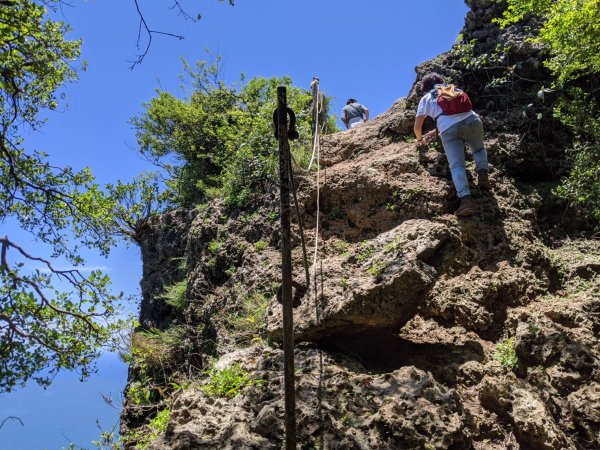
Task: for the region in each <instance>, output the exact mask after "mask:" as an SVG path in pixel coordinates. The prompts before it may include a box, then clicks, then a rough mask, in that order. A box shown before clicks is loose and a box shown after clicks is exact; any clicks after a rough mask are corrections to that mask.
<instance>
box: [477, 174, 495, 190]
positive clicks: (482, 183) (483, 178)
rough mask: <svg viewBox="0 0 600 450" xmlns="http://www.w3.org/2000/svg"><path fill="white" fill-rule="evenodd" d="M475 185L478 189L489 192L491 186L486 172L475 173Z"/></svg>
mask: <svg viewBox="0 0 600 450" xmlns="http://www.w3.org/2000/svg"><path fill="white" fill-rule="evenodd" d="M477 185H478V186H479V188H480V189H483V190H484V191H489V190H490V189H492V185H491V184H490V177H489V175H488V171H487V170H480V171H479V172H477Z"/></svg>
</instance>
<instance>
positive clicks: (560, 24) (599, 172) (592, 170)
mask: <svg viewBox="0 0 600 450" xmlns="http://www.w3.org/2000/svg"><path fill="white" fill-rule="evenodd" d="M506 3H507V10H506V12H505V15H504V17H503V18H502V19H500V20H499V23H500V25H501V26H508V25H510V24H512V23H515V22H518V21H520V20H522V19H523V18H524V17H525V16H527V15H534V16H537V17H540V18H541V19H542V20H543V25H542V27H541V29H540V32H539V36H538V37H537V40H538V41H539V42H542V43H544V44H545V45H546V47H547V48H548V50H549V53H550V57H549V58H548V60H547V61H546V62H545V64H546V66H547V67H548V68H549V69H550V70H551V71H552V73H553V74H554V76H555V85H554V88H555V89H557V92H558V101H557V106H556V108H555V115H556V116H557V117H558V118H559V119H560V120H561V121H562V122H563V123H565V124H566V125H567V126H568V127H570V128H571V129H572V130H573V133H574V135H575V137H576V141H575V143H574V145H573V148H572V149H570V150H569V155H570V156H571V160H572V169H571V172H570V174H569V176H568V177H566V178H565V179H564V181H563V183H562V184H561V186H560V187H559V188H558V189H557V191H556V192H557V193H558V194H559V195H560V196H561V197H563V198H565V199H567V200H569V201H571V202H573V203H574V204H576V205H579V206H580V207H582V208H583V209H584V210H585V211H587V212H588V213H589V214H590V215H591V216H592V217H593V218H594V219H596V220H597V221H600V108H599V106H598V105H599V102H600V85H599V81H600V19H599V17H600V0H506Z"/></svg>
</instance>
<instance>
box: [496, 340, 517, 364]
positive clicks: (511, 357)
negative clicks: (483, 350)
mask: <svg viewBox="0 0 600 450" xmlns="http://www.w3.org/2000/svg"><path fill="white" fill-rule="evenodd" d="M494 359H496V361H498V362H499V363H500V365H501V366H502V368H503V369H513V368H515V367H516V366H517V364H518V363H519V358H518V357H517V352H516V351H515V346H514V338H512V337H511V338H509V339H507V340H506V341H503V342H500V343H499V344H497V345H496V351H495V352H494Z"/></svg>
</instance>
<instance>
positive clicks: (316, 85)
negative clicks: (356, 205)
mask: <svg viewBox="0 0 600 450" xmlns="http://www.w3.org/2000/svg"><path fill="white" fill-rule="evenodd" d="M310 86H311V88H312V89H313V98H316V102H315V103H313V104H315V105H316V108H315V124H314V126H315V136H314V140H313V154H312V157H311V159H310V163H309V164H308V170H310V168H311V166H312V163H313V161H314V160H315V158H316V162H317V220H316V224H315V249H314V256H313V288H314V293H315V306H316V307H317V308H318V301H317V296H318V290H317V259H318V256H319V216H320V215H321V207H320V196H321V192H320V185H321V149H320V146H319V132H320V127H319V113H320V112H321V111H320V95H319V79H318V78H317V77H314V78H313V81H312V83H311V84H310Z"/></svg>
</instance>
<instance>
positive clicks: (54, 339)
mask: <svg viewBox="0 0 600 450" xmlns="http://www.w3.org/2000/svg"><path fill="white" fill-rule="evenodd" d="M45 3H46V4H48V5H49V6H52V5H55V4H56V3H57V2H56V1H53V0H47V1H46V2H45ZM68 30H69V29H68V27H67V26H66V25H65V24H64V23H62V22H58V21H53V20H50V19H48V14H47V10H46V8H45V7H44V6H41V5H39V4H37V3H36V2H34V1H31V0H15V1H14V2H12V3H11V4H10V5H9V6H2V7H0V222H2V223H6V222H7V221H10V222H11V223H17V224H18V225H20V227H21V228H22V229H23V230H25V231H27V232H29V233H31V235H32V236H33V237H34V238H35V240H36V241H37V242H40V243H43V244H47V245H48V246H50V248H52V249H53V257H61V259H62V260H63V261H66V264H67V265H68V266H70V267H68V268H66V269H61V268H59V267H57V266H56V265H55V264H56V263H52V262H51V261H49V260H46V259H43V258H40V257H39V256H37V255H35V254H33V253H32V252H31V251H28V250H27V249H26V248H25V247H24V246H22V245H20V244H18V243H17V242H15V241H14V240H13V239H11V238H10V236H6V237H3V238H0V392H3V391H10V390H12V389H13V388H15V387H16V386H20V385H23V384H24V383H25V382H26V381H27V380H28V379H30V378H32V377H33V378H34V379H35V380H36V381H37V382H38V383H41V384H47V383H49V382H50V380H51V378H52V376H53V374H54V373H55V372H57V371H58V370H60V369H62V368H66V369H74V368H78V369H79V370H80V371H81V373H82V375H83V376H85V375H87V374H89V373H90V371H91V370H93V361H94V359H95V358H96V357H97V356H98V355H99V352H100V351H101V347H102V346H103V345H105V344H107V343H108V342H110V341H111V339H112V336H113V332H114V331H115V329H117V328H118V327H119V323H112V324H108V322H107V320H108V319H110V318H111V317H112V316H113V315H114V313H115V310H114V305H113V303H114V301H115V300H117V298H118V296H114V295H112V294H111V293H110V291H109V279H108V277H107V276H105V275H103V274H102V273H100V272H99V271H92V272H91V273H89V274H87V273H84V272H83V271H81V270H78V268H77V267H78V266H79V265H80V264H81V263H82V262H83V261H82V259H81V257H80V255H79V248H80V246H81V245H83V246H86V247H90V248H96V249H98V250H99V251H100V253H101V254H107V252H108V251H109V248H110V246H111V245H112V244H113V242H114V235H113V234H112V233H111V228H112V219H111V214H110V211H111V210H112V209H114V201H113V200H112V199H111V198H110V197H109V196H107V195H105V194H104V193H103V192H102V191H101V190H100V189H99V187H98V186H97V185H96V184H95V183H94V178H93V177H92V175H91V173H90V171H89V169H85V170H82V171H75V170H73V169H71V168H70V167H55V166H53V165H52V164H51V163H50V162H49V161H48V159H47V155H46V154H45V153H43V152H41V151H28V150H26V149H25V148H23V145H22V144H23V140H22V138H21V134H22V132H23V131H24V130H26V129H34V130H35V129H38V128H39V127H40V126H41V125H42V123H43V120H42V119H40V113H41V112H42V111H44V110H52V109H55V108H56V107H57V105H58V102H59V101H60V100H61V98H62V95H61V94H60V93H59V92H58V89H59V88H60V87H61V86H62V85H63V84H64V83H66V82H70V81H74V80H76V78H77V74H76V67H75V66H74V65H73V64H74V61H75V60H76V59H77V58H78V56H79V51H80V45H81V42H80V41H77V40H75V41H69V40H66V39H65V37H64V35H65V33H66V32H67V31H68ZM55 286H59V287H58V288H56V287H55ZM42 370H43V372H40V371H42ZM40 373H41V374H40Z"/></svg>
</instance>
